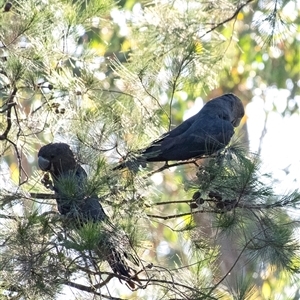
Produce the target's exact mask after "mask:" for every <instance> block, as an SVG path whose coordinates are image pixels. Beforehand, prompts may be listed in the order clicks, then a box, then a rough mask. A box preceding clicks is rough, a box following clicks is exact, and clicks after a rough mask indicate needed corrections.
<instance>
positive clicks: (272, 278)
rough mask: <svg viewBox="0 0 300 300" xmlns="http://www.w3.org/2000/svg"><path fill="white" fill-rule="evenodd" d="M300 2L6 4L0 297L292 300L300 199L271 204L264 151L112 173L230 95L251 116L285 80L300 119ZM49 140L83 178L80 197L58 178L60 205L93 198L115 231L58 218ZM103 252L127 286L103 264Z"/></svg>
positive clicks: (0, 102) (235, 151)
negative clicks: (124, 267)
mask: <svg viewBox="0 0 300 300" xmlns="http://www.w3.org/2000/svg"><path fill="white" fill-rule="evenodd" d="M296 4H297V2H296V1H293V0H290V1H277V0H276V1H254V0H248V1H229V0H224V1H221V2H220V1H219V2H218V1H198V0H197V1H196V0H188V1H181V0H179V1H177V0H176V1H142V2H136V1H131V0H128V1H120V2H116V1H111V0H86V1H67V0H49V1H38V0H29V1H28V0H18V1H12V2H9V1H1V0H0V299H1V300H2V299H20V300H23V299H34V300H35V299H51V300H52V299H56V298H58V297H65V298H66V299H91V297H92V298H93V299H94V298H95V299H119V300H120V299H145V300H146V299H203V300H204V299H249V300H251V299H261V300H264V299H275V295H276V293H277V294H278V293H279V294H281V295H282V299H283V297H285V289H284V287H282V286H284V285H285V286H289V287H291V289H293V288H294V285H297V284H298V283H299V276H298V275H297V274H298V273H299V267H300V259H299V255H300V254H299V216H298V215H297V213H298V214H299V207H300V193H299V192H298V190H295V191H289V192H287V193H286V194H285V195H277V194H276V193H275V191H274V190H275V189H274V184H275V183H274V181H273V178H272V176H271V175H268V174H261V162H260V157H259V156H258V155H255V154H249V153H248V152H247V151H245V150H243V149H241V147H240V146H238V145H235V144H234V143H233V144H232V145H231V146H229V147H228V148H227V149H225V150H224V151H222V152H220V153H218V154H216V155H214V156H212V157H205V158H202V159H198V160H192V161H190V162H169V165H159V164H156V163H153V164H148V166H147V167H145V168H140V170H139V172H136V173H134V172H130V171H129V170H127V169H125V170H122V171H119V170H117V171H113V167H115V166H116V164H118V163H119V162H120V161H123V160H124V159H125V158H127V157H134V156H136V151H137V150H139V149H142V148H144V147H145V146H147V145H148V144H149V142H150V141H152V140H154V139H156V138H158V137H159V136H160V135H161V134H162V133H164V132H166V131H167V130H169V129H170V128H172V127H173V126H175V125H178V124H179V123H180V122H182V120H183V118H184V117H186V116H185V115H184V112H185V111H187V110H189V109H190V108H191V107H192V105H193V104H194V102H196V103H198V104H199V103H201V101H202V99H210V98H213V97H215V96H219V95H220V94H222V93H225V92H226V93H227V92H234V93H236V94H237V95H238V96H239V97H240V98H241V99H242V100H243V103H244V104H245V105H246V104H247V103H248V101H250V99H251V98H252V96H253V95H254V94H255V95H257V93H258V91H257V90H258V89H259V91H260V92H261V94H263V93H264V90H265V89H266V86H274V85H276V86H277V87H278V88H285V87H286V86H285V85H288V83H290V84H289V85H288V86H291V88H290V96H289V98H288V99H292V100H293V101H291V102H290V103H289V104H290V105H287V107H286V109H285V112H284V114H289V113H290V114H295V113H296V112H297V111H298V109H297V108H298V106H297V101H294V99H293V97H294V96H295V95H296V94H297V84H296V83H297V82H298V74H299V64H298V59H297V58H298V56H297V49H298V48H297V47H298V45H297V30H296V27H297V26H298V25H297V24H298V23H299V22H298V21H299V16H297V13H296V12H297V6H296ZM291 8H294V9H291ZM261 45H264V47H265V48H261ZM285 45H287V46H286V48H284V47H285ZM276 55H277V56H276ZM220 83H221V84H220ZM216 87H218V89H217V90H215V91H212V89H213V88H216ZM244 121H245V120H243V121H242V124H243V125H244V124H245V122H244ZM244 129H245V128H243V129H241V130H244ZM237 134H240V132H239V133H237ZM53 141H55V142H57V141H61V142H65V143H68V144H70V146H71V147H72V150H73V152H74V153H75V154H76V159H77V160H78V163H79V164H80V165H82V166H83V167H84V168H85V169H86V171H87V179H86V180H82V182H81V183H82V185H81V186H78V178H76V176H72V174H70V177H69V178H68V177H67V178H64V179H63V180H61V181H60V182H59V183H57V187H58V188H59V190H60V191H63V192H61V193H62V194H63V197H64V198H66V200H67V201H70V203H73V201H74V197H75V196H76V198H77V199H76V200H78V201H84V200H85V199H87V197H90V196H92V197H97V199H98V200H99V202H100V203H101V205H102V206H103V209H104V211H105V213H106V214H107V215H108V216H109V220H105V221H103V222H97V223H92V222H85V223H84V224H79V223H78V221H80V220H79V219H80V218H78V220H77V219H76V222H73V221H74V219H73V220H70V218H68V217H66V216H62V215H60V214H59V212H58V210H57V205H56V198H57V195H55V193H54V192H55V191H54V187H53V182H51V179H50V177H49V175H48V174H43V175H42V172H41V171H40V170H39V169H38V167H37V153H38V150H39V149H40V147H41V146H42V145H44V144H47V143H50V142H53ZM245 143H246V142H245ZM287 146H288V145H287ZM246 147H247V145H246ZM74 175H76V174H74ZM295 212H296V213H295ZM74 215H76V212H74ZM110 245H114V247H115V248H116V249H115V250H116V251H117V252H118V253H123V255H124V256H122V259H124V260H125V259H126V260H128V261H129V264H131V263H132V264H133V265H134V266H133V267H132V268H134V269H135V270H136V271H137V272H138V274H137V278H138V280H137V281H136V284H135V286H134V288H132V287H131V288H127V287H126V282H124V278H121V276H118V275H117V274H115V273H114V272H113V271H112V269H111V268H110V266H109V264H108V263H107V254H110V253H111V252H109V250H110V249H109V246H110ZM124 250H126V251H124ZM136 257H138V260H137V259H136ZM265 286H268V287H270V289H271V290H273V291H274V292H273V294H270V295H269V294H267V293H266V290H267V289H266V288H265ZM69 289H71V292H69ZM272 297H273V298H272ZM286 297H287V296H286ZM295 297H296V295H295ZM285 299H287V298H285Z"/></svg>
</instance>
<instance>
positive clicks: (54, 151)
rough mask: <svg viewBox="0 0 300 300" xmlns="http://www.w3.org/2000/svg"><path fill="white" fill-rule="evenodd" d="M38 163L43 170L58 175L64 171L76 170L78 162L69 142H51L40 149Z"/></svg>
mask: <svg viewBox="0 0 300 300" xmlns="http://www.w3.org/2000/svg"><path fill="white" fill-rule="evenodd" d="M38 165H39V167H40V169H41V170H43V171H48V172H50V173H51V174H52V175H54V176H56V177H58V176H59V175H60V174H62V173H67V172H69V171H71V170H74V168H75V166H76V165H77V162H76V159H75V156H74V154H73V152H72V150H71V149H70V146H69V145H68V144H65V143H51V144H47V145H45V146H43V147H42V148H41V149H40V151H39V153H38Z"/></svg>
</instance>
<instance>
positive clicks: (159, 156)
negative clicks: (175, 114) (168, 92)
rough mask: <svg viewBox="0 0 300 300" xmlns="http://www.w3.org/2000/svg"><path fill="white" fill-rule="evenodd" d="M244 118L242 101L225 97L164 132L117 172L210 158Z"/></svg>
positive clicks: (213, 100)
mask: <svg viewBox="0 0 300 300" xmlns="http://www.w3.org/2000/svg"><path fill="white" fill-rule="evenodd" d="M243 116H244V107H243V104H242V102H241V100H240V99H239V98H238V97H237V96H235V95H234V94H224V95H222V96H220V97H217V98H214V99H212V100H210V101H209V102H207V103H206V104H205V105H204V106H203V108H202V109H201V110H200V111H199V112H198V113H197V114H196V115H194V116H193V117H191V118H189V119H187V120H186V121H184V122H183V123H182V124H180V125H179V126H177V127H176V128H174V129H173V130H171V131H169V132H167V133H165V134H164V135H162V136H161V137H160V138H159V139H157V140H155V141H154V142H152V143H151V144H150V146H149V147H147V148H145V149H143V150H141V151H139V154H138V155H137V156H136V157H135V158H134V159H131V160H128V161H125V162H123V163H121V164H120V165H118V166H117V167H115V168H114V169H122V168H124V167H129V168H131V166H134V164H136V165H140V164H143V163H145V162H155V161H170V160H188V159H191V158H197V157H202V156H205V155H211V154H213V153H215V152H217V151H218V150H221V149H223V148H224V147H225V146H226V145H227V144H228V143H229V141H230V139H231V137H232V136H233V134H234V127H237V126H238V125H239V124H240V121H241V119H242V117H243Z"/></svg>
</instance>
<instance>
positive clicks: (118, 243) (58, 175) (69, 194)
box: [38, 143, 139, 288]
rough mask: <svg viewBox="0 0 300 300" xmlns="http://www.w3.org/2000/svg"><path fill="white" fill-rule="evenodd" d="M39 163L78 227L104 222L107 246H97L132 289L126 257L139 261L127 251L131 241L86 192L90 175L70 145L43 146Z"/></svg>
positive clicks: (63, 208)
mask: <svg viewBox="0 0 300 300" xmlns="http://www.w3.org/2000/svg"><path fill="white" fill-rule="evenodd" d="M38 165H39V167H40V168H41V169H42V170H43V171H48V172H50V174H51V177H52V180H53V190H54V191H55V193H56V195H57V200H56V201H57V207H58V210H59V212H60V213H61V214H62V215H65V216H67V217H68V219H69V220H70V221H71V222H73V223H74V225H75V226H76V227H80V226H82V225H83V224H85V223H87V222H89V221H92V222H94V223H96V222H104V223H103V224H104V225H106V226H104V227H106V228H107V229H108V230H107V239H105V241H106V245H105V246H103V243H102V244H101V245H99V247H98V248H97V249H95V252H96V253H99V254H100V255H99V256H100V257H105V259H106V260H107V261H108V263H109V265H110V266H111V268H112V270H113V271H114V272H115V273H116V274H118V275H123V276H124V277H127V278H128V279H127V280H126V281H127V283H128V284H129V286H130V287H131V288H134V287H135V285H134V283H133V280H137V281H138V278H137V276H136V275H135V273H136V272H135V271H134V270H133V268H131V267H129V265H128V264H127V262H126V258H131V261H133V262H134V263H135V264H136V265H138V264H139V260H138V258H137V257H135V256H134V255H132V254H129V253H127V252H126V249H122V248H123V246H124V248H126V247H129V240H128V237H127V236H126V235H125V233H123V232H121V231H119V230H117V229H116V228H115V227H114V226H113V225H112V224H111V223H110V222H109V219H108V216H107V215H106V214H105V212H104V210H103V208H102V206H101V204H100V202H99V198H98V197H97V196H96V195H92V196H91V195H88V196H87V195H85V194H86V192H85V185H86V180H87V174H86V172H85V170H84V169H83V168H82V167H81V165H80V164H79V163H78V162H77V160H76V158H75V156H74V154H73V152H72V151H71V149H70V147H69V145H67V144H65V143H52V144H48V145H45V146H43V147H42V148H41V149H40V151H39V153H38Z"/></svg>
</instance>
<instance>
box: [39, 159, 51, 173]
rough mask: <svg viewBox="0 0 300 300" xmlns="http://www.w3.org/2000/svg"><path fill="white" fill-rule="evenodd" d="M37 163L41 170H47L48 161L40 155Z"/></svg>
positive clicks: (48, 166) (48, 167)
mask: <svg viewBox="0 0 300 300" xmlns="http://www.w3.org/2000/svg"><path fill="white" fill-rule="evenodd" d="M38 165H39V167H40V169H41V170H43V171H48V170H49V169H50V161H49V160H48V159H46V158H44V157H42V156H39V157H38Z"/></svg>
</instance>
